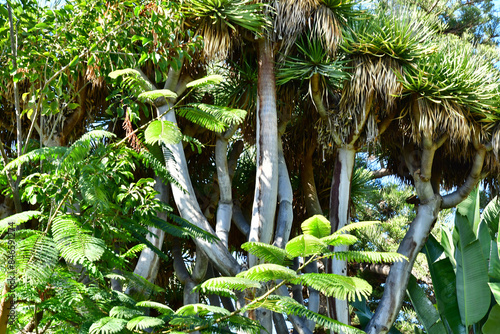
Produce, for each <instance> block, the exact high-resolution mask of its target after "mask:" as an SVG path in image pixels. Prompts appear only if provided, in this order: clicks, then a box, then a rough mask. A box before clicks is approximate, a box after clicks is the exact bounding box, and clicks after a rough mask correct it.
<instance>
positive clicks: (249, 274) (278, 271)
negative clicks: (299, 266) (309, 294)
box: [236, 263, 297, 282]
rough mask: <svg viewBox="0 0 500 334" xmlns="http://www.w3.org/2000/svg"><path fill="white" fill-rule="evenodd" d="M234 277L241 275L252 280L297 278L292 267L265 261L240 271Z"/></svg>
mask: <svg viewBox="0 0 500 334" xmlns="http://www.w3.org/2000/svg"><path fill="white" fill-rule="evenodd" d="M236 277H243V278H247V279H251V280H254V281H262V282H267V281H274V280H277V279H282V280H291V279H294V278H297V273H295V271H293V270H292V269H289V268H287V267H283V266H280V265H277V264H271V263H265V264H259V265H256V266H253V267H252V268H250V269H248V270H245V271H242V272H241V273H239V274H238V275H236Z"/></svg>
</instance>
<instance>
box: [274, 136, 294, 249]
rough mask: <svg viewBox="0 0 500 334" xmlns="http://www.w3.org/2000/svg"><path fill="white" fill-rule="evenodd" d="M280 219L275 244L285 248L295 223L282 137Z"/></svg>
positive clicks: (279, 161)
mask: <svg viewBox="0 0 500 334" xmlns="http://www.w3.org/2000/svg"><path fill="white" fill-rule="evenodd" d="M278 144H279V146H278V201H279V209H278V220H277V223H276V234H275V236H274V245H275V246H276V247H280V248H285V245H286V243H287V242H288V240H289V238H290V231H291V229H292V223H293V207H292V201H293V190H292V184H291V183H290V176H289V175H288V169H287V167H286V162H285V157H284V156H283V145H282V143H281V139H279V140H278Z"/></svg>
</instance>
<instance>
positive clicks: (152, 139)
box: [144, 121, 182, 145]
mask: <svg viewBox="0 0 500 334" xmlns="http://www.w3.org/2000/svg"><path fill="white" fill-rule="evenodd" d="M144 137H145V139H146V143H147V144H156V143H158V142H160V143H162V144H165V145H170V144H177V143H178V142H180V141H181V139H182V134H181V131H180V130H179V128H178V127H177V125H175V124H174V123H172V122H169V121H154V122H152V123H151V124H149V125H148V127H147V129H146V131H145V132H144Z"/></svg>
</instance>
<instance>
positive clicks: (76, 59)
mask: <svg viewBox="0 0 500 334" xmlns="http://www.w3.org/2000/svg"><path fill="white" fill-rule="evenodd" d="M78 59H80V57H78V56H75V58H73V60H72V61H71V63H69V67H72V66H75V64H76V63H77V62H78Z"/></svg>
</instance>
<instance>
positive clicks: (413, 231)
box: [366, 195, 442, 334]
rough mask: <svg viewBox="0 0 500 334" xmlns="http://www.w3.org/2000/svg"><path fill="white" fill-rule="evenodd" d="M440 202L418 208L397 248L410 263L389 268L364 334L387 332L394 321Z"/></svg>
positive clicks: (438, 200) (438, 198)
mask: <svg viewBox="0 0 500 334" xmlns="http://www.w3.org/2000/svg"><path fill="white" fill-rule="evenodd" d="M441 201H442V200H441V197H440V196H439V195H436V196H434V198H433V199H431V200H430V201H428V202H427V203H425V204H421V205H420V206H419V208H418V212H417V216H416V217H415V219H414V220H413V222H412V223H411V224H410V229H409V230H408V232H407V233H406V235H405V237H404V239H403V241H402V242H401V245H400V246H399V249H398V253H400V254H402V255H404V256H406V257H407V258H408V260H409V261H406V260H404V261H400V262H396V263H394V264H393V265H392V267H391V271H390V273H389V277H388V278H387V281H386V283H385V288H384V294H383V296H382V299H381V300H380V302H379V306H378V308H377V311H376V312H375V314H374V315H373V317H372V319H371V320H370V322H369V323H368V325H367V327H366V333H368V334H375V333H377V334H379V333H380V334H383V333H387V332H388V331H389V330H390V328H391V326H392V324H393V323H394V321H395V320H396V317H397V315H398V313H399V310H400V309H401V306H402V304H403V299H404V296H405V291H406V286H407V285H408V280H409V278H410V274H411V268H412V267H413V263H414V262H415V259H416V258H417V255H418V252H419V251H420V249H422V247H423V246H424V244H425V242H426V241H427V237H428V236H429V233H430V231H431V229H432V226H433V224H434V222H435V221H436V219H437V216H438V213H439V210H440V208H441Z"/></svg>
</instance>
